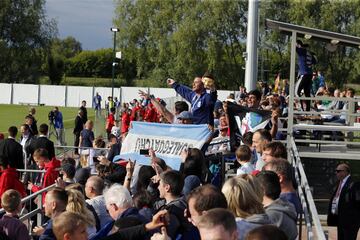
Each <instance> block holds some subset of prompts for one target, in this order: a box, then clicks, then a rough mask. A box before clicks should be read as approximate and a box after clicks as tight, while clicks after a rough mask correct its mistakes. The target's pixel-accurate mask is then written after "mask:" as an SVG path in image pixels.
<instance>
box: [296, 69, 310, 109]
mask: <svg viewBox="0 0 360 240" xmlns="http://www.w3.org/2000/svg"><path fill="white" fill-rule="evenodd" d="M311 85H312V74H305V75H300V76H299V78H298V81H297V82H296V85H295V95H296V96H297V97H300V95H301V91H302V90H304V95H305V97H310V96H311V95H310V93H311ZM303 103H305V104H306V108H305V111H310V103H311V101H310V100H305V101H303V100H301V108H302V109H303V110H304V107H303Z"/></svg>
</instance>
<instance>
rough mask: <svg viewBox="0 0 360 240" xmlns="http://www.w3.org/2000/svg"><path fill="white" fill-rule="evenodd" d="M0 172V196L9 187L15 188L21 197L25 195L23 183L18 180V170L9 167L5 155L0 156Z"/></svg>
mask: <svg viewBox="0 0 360 240" xmlns="http://www.w3.org/2000/svg"><path fill="white" fill-rule="evenodd" d="M0 173H1V176H0V196H2V195H3V193H4V192H5V191H6V190H9V189H15V190H17V191H18V192H19V193H20V195H21V197H25V196H26V191H25V187H24V184H23V183H22V182H20V181H19V174H18V172H17V171H16V169H15V168H10V167H9V160H8V159H7V158H6V157H5V156H0ZM0 206H1V205H0Z"/></svg>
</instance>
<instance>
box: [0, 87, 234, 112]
mask: <svg viewBox="0 0 360 240" xmlns="http://www.w3.org/2000/svg"><path fill="white" fill-rule="evenodd" d="M139 90H143V91H149V92H150V93H151V94H154V95H155V96H156V97H160V98H171V97H177V96H178V94H177V93H176V92H175V90H174V89H172V88H144V87H121V88H114V97H117V98H118V99H119V100H120V101H121V102H130V101H131V100H133V99H134V98H137V99H138V98H139V94H138V91H139ZM97 92H98V93H99V94H100V96H102V98H103V100H105V99H106V98H107V97H108V96H111V88H106V87H82V86H55V85H34V84H15V83H14V84H7V83H0V104H30V105H39V104H44V105H46V106H59V107H78V106H79V105H80V103H81V101H82V100H85V101H86V102H87V103H88V105H89V106H90V105H91V104H92V99H93V96H94V95H95V94H96V93H97ZM230 93H234V91H223V90H220V91H218V99H219V100H221V101H223V100H225V99H226V97H227V96H229V94H230Z"/></svg>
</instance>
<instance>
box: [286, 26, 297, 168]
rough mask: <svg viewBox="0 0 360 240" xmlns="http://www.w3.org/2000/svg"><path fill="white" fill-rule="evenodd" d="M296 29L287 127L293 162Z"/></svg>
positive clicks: (291, 64) (292, 40)
mask: <svg viewBox="0 0 360 240" xmlns="http://www.w3.org/2000/svg"><path fill="white" fill-rule="evenodd" d="M296 36H297V34H296V31H293V32H292V36H291V56H290V93H289V95H290V97H289V106H288V108H289V111H288V127H287V145H286V147H287V150H288V161H289V162H291V157H290V156H291V154H290V152H291V146H292V144H291V138H292V136H293V125H294V96H295V65H296V62H295V61H296Z"/></svg>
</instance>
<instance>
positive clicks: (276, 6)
mask: <svg viewBox="0 0 360 240" xmlns="http://www.w3.org/2000/svg"><path fill="white" fill-rule="evenodd" d="M261 4H262V5H261V10H262V15H261V16H262V19H263V20H264V19H265V18H270V19H274V20H278V21H282V22H289V23H293V24H298V25H302V26H306V27H312V28H319V29H324V30H328V31H333V32H338V33H343V34H349V35H354V36H359V34H360V30H359V29H360V7H359V6H360V1H359V0H347V1H330V0H312V1H281V0H272V1H263V2H262V3H261ZM262 22H263V21H262ZM261 34H262V35H263V36H264V37H263V39H262V43H265V45H266V46H267V47H268V50H269V51H270V63H271V64H270V71H271V72H272V73H274V74H275V73H276V72H282V73H283V76H285V77H286V76H289V65H290V63H289V62H290V56H289V52H290V40H291V38H289V37H287V36H284V35H280V33H279V32H276V31H266V32H265V31H263V32H261ZM305 41H306V40H305ZM307 42H308V43H309V44H310V50H311V51H313V52H315V54H316V56H317V58H318V64H317V65H316V67H315V70H321V71H323V72H324V73H325V78H326V79H327V82H328V84H330V85H333V86H334V87H343V85H344V84H345V83H348V82H359V80H360V77H359V73H360V71H359V70H360V64H359V61H358V60H359V59H360V54H359V49H356V48H351V47H344V46H342V45H339V46H337V49H336V51H334V52H330V51H328V50H327V48H326V45H327V44H328V43H325V42H318V41H313V40H312V39H310V40H308V41H307ZM263 45H264V44H262V46H263ZM260 51H263V49H261V50H260Z"/></svg>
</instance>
